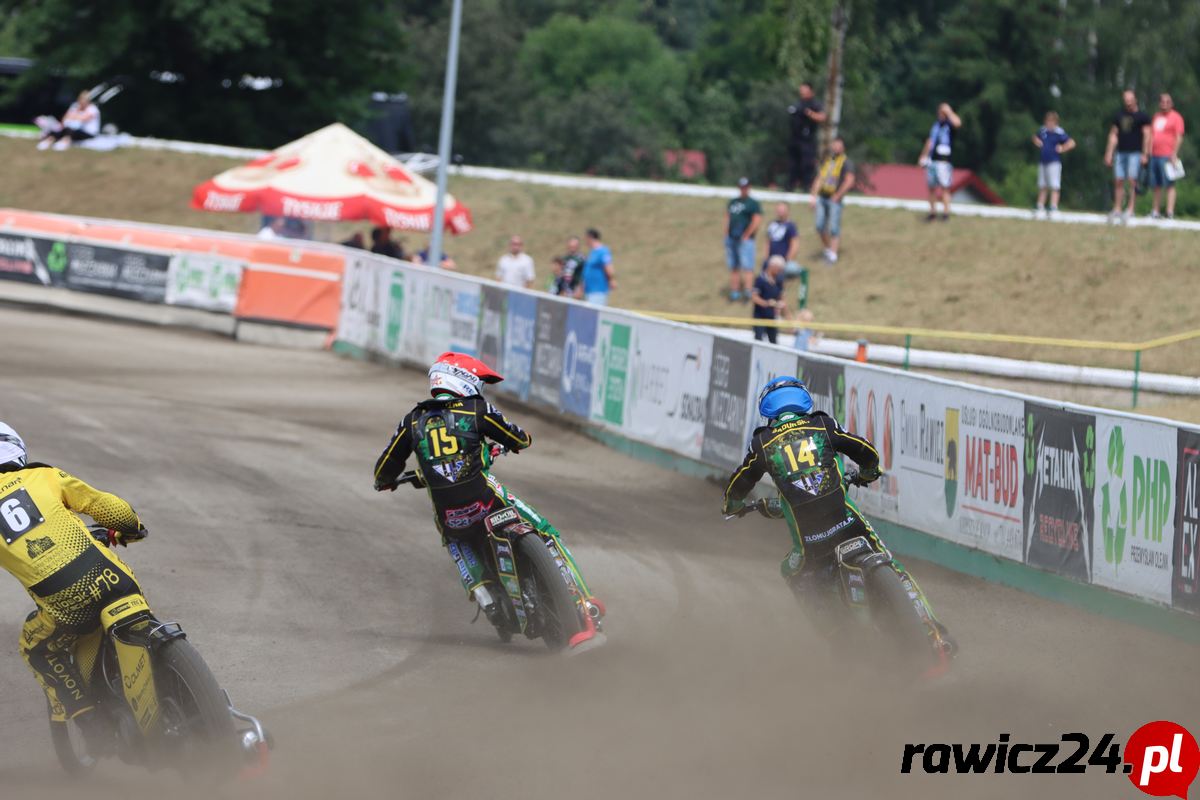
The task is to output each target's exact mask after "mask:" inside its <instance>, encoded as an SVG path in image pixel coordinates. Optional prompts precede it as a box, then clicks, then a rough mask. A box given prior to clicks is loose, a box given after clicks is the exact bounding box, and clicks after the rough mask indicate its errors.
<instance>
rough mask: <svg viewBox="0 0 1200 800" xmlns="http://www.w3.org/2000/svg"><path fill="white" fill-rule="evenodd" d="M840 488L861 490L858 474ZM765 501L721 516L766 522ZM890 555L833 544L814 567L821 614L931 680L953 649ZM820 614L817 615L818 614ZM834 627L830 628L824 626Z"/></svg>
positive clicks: (866, 546) (866, 545) (840, 631)
mask: <svg viewBox="0 0 1200 800" xmlns="http://www.w3.org/2000/svg"><path fill="white" fill-rule="evenodd" d="M842 483H843V485H844V486H845V487H846V488H847V489H848V488H849V487H850V486H852V485H853V486H860V485H865V484H862V483H861V482H860V481H859V478H858V473H857V472H854V471H851V472H847V473H846V475H845V476H844V477H843V479H842ZM770 502H771V501H770V500H767V499H760V500H756V501H754V502H752V503H749V504H747V505H746V506H745V507H743V508H742V509H740V510H739V511H736V512H734V513H732V514H727V515H726V516H725V519H726V520H732V519H737V518H740V517H744V516H746V515H747V514H750V513H753V512H755V511H757V512H759V513H762V514H763V515H764V516H768V517H770V516H771V515H769V514H768V513H767V508H768V506H769V504H770ZM881 547H882V545H881ZM891 560H892V554H891V553H890V552H889V551H888V550H887V549H886V548H884V549H883V550H882V551H880V550H876V549H875V548H874V547H872V546H871V543H870V541H868V539H867V537H866V536H855V537H854V538H853V539H847V540H846V541H844V542H841V543H840V544H838V545H837V546H836V547H835V548H834V551H833V554H832V555H831V556H829V557H827V558H825V559H824V560H823V563H820V564H818V565H815V571H816V575H814V576H813V580H814V582H815V583H816V584H817V587H816V591H817V592H822V591H823V592H825V598H826V599H827V600H829V602H827V603H823V604H822V605H823V609H822V611H823V612H824V613H829V614H831V615H833V616H834V617H835V621H836V623H837V624H836V630H837V635H838V636H844V637H845V638H846V639H847V640H850V641H847V642H840V643H835V644H855V643H863V642H855V641H854V640H862V639H864V638H867V639H881V640H883V641H884V642H885V643H886V644H887V645H888V649H889V651H890V652H891V654H893V655H894V656H895V657H897V658H898V659H900V661H901V662H902V663H903V664H905V665H907V666H909V667H911V668H912V670H913V671H914V672H915V673H917V674H922V675H924V676H926V677H936V676H938V675H941V674H943V673H945V672H946V671H947V670H948V668H949V662H950V658H951V656H952V654H953V645H952V644H951V643H950V641H949V640H948V639H946V638H944V637H943V629H942V628H941V627H940V626H939V625H938V624H937V623H935V622H934V621H933V620H931V619H930V618H929V615H928V611H927V609H926V607H925V604H924V603H922V602H921V599H920V594H919V592H918V589H917V587H916V586H915V585H914V584H913V582H912V580H911V579H910V578H908V577H901V576H900V575H899V574H898V573H897V572H896V571H895V570H893V569H892V568H891V567H890V566H888V565H889V564H890V562H891ZM818 613H821V612H818ZM830 627H835V626H832V625H831V626H830Z"/></svg>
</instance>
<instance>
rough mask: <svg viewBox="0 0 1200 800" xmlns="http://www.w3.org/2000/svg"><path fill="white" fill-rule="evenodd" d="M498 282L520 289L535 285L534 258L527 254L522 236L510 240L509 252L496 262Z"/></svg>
mask: <svg viewBox="0 0 1200 800" xmlns="http://www.w3.org/2000/svg"><path fill="white" fill-rule="evenodd" d="M496 280H498V281H500V282H501V283H506V284H508V285H509V286H516V287H517V288H519V289H528V288H529V287H530V286H532V285H533V258H531V257H530V255H529V254H528V253H526V252H525V243H524V242H522V241H521V237H520V236H516V235H514V236H513V237H512V238H511V239H509V240H508V252H507V253H505V254H504V255H502V256H500V260H499V261H497V262H496Z"/></svg>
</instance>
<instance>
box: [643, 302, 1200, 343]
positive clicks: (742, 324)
mask: <svg viewBox="0 0 1200 800" xmlns="http://www.w3.org/2000/svg"><path fill="white" fill-rule="evenodd" d="M637 313H639V314H647V315H649V316H652V317H658V318H660V319H668V320H673V321H675V322H690V323H693V324H697V325H716V326H720V327H739V328H749V327H753V326H762V327H774V328H807V329H810V330H815V331H834V332H839V333H855V334H864V333H869V334H878V335H881V336H897V337H904V336H912V337H918V336H919V337H922V338H926V339H949V340H957V341H969V342H996V343H1001V344H1030V345H1040V346H1043V347H1073V348H1078V349H1081V350H1109V351H1116V352H1124V353H1132V352H1138V351H1141V350H1153V349H1156V348H1159V347H1166V346H1167V345H1171V344H1178V343H1179V342H1186V341H1189V340H1192V339H1200V330H1194V331H1184V332H1182V333H1175V334H1171V335H1170V336H1163V337H1160V338H1158V339H1150V340H1149V341H1145V342H1101V341H1095V340H1090V339H1055V338H1053V337H1049V336H1025V335H1021V334H1009V333H977V332H973V331H944V330H937V329H935V328H897V327H893V326H890V325H856V324H853V323H846V322H816V321H812V322H800V321H798V320H785V319H777V320H771V319H754V318H752V317H721V316H714V315H708V314H676V313H672V312H667V311H638V312H637Z"/></svg>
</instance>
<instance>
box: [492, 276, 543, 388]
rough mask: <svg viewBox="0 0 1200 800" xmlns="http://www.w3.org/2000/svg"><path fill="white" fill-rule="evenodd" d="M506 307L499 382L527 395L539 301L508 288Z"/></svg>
mask: <svg viewBox="0 0 1200 800" xmlns="http://www.w3.org/2000/svg"><path fill="white" fill-rule="evenodd" d="M507 294H508V301H507V302H508V309H507V313H506V315H505V330H504V356H503V358H502V359H501V364H502V365H503V367H504V371H503V372H502V373H501V374H502V375H503V376H504V381H503V382H502V383H500V384H499V385H498V387H497V388H499V389H500V390H501V391H503V392H506V393H508V394H511V395H514V396H516V397H519V398H520V399H522V400H528V399H529V386H530V379H531V378H532V375H533V347H534V340H535V335H534V334H535V330H536V328H537V319H538V301H537V298H536V297H534V296H533V295H529V294H523V293H521V292H508V293H507Z"/></svg>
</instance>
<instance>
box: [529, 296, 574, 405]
mask: <svg viewBox="0 0 1200 800" xmlns="http://www.w3.org/2000/svg"><path fill="white" fill-rule="evenodd" d="M566 336H567V304H566V303H556V302H555V301H553V300H549V299H543V300H539V301H538V304H537V325H536V326H535V328H534V342H533V371H532V375H531V378H530V385H529V397H530V399H531V400H537V401H539V402H542V403H545V404H546V405H548V406H551V407H553V408H555V409H557V408H558V407H559V396H560V394H561V392H562V383H563V343H564V341H565V339H566Z"/></svg>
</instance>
